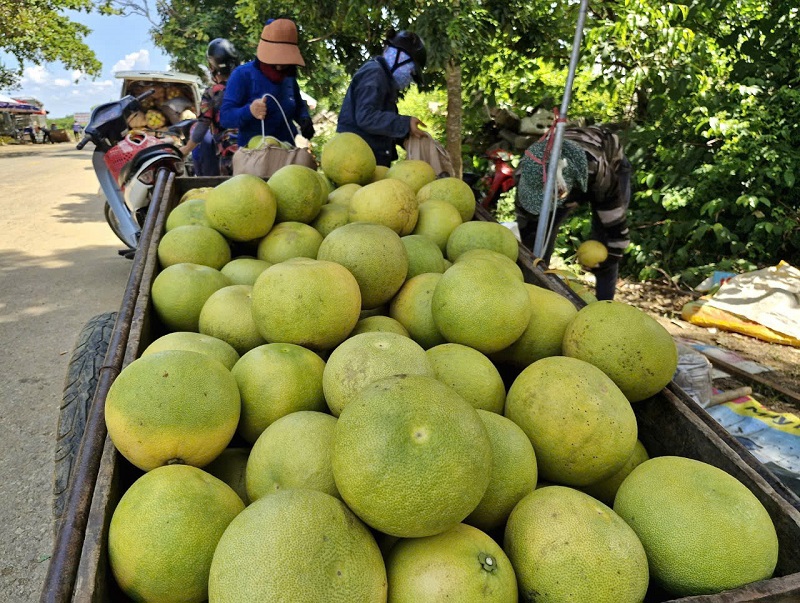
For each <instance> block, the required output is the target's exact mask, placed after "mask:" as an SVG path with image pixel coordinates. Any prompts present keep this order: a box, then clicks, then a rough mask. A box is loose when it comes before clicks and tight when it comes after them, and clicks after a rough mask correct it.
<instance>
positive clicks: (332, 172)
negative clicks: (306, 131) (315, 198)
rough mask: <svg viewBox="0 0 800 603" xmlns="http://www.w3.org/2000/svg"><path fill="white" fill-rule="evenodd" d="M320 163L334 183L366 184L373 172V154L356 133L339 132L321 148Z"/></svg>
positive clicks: (338, 184) (337, 184) (340, 184)
mask: <svg viewBox="0 0 800 603" xmlns="http://www.w3.org/2000/svg"><path fill="white" fill-rule="evenodd" d="M320 165H321V167H322V171H323V172H324V173H325V175H326V176H327V177H328V178H330V180H331V181H332V182H333V183H334V184H336V186H342V185H343V184H350V183H355V184H367V183H368V182H369V181H370V180H371V179H372V174H373V173H374V172H375V165H376V162H375V154H374V153H373V152H372V149H371V148H370V146H369V145H368V144H367V143H366V141H365V140H364V139H363V138H361V137H360V136H359V135H358V134H354V133H353V132H339V133H338V134H336V135H334V136H333V138H331V139H330V140H328V142H326V143H325V146H324V147H323V148H322V157H321V159H320Z"/></svg>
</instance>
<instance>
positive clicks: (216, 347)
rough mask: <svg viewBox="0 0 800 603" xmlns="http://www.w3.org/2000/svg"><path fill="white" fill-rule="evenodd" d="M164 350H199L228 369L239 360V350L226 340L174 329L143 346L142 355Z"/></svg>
mask: <svg viewBox="0 0 800 603" xmlns="http://www.w3.org/2000/svg"><path fill="white" fill-rule="evenodd" d="M164 350H186V351H188V352H199V353H200V354H205V355H206V356H208V357H209V358H214V359H215V360H219V361H220V362H221V363H222V364H224V365H225V368H226V369H228V370H231V369H232V368H233V365H234V364H236V362H237V361H238V360H239V352H237V351H236V350H235V349H234V347H233V346H232V345H231V344H229V343H228V342H227V341H223V340H222V339H217V338H216V337H211V336H210V335H203V334H202V333H193V332H191V331H176V332H174V333H167V334H166V335H162V336H161V337H159V338H158V339H156V340H155V341H154V342H153V343H151V344H150V345H149V346H147V347H146V348H145V350H144V352H142V356H147V355H148V354H155V353H156V352H163V351H164Z"/></svg>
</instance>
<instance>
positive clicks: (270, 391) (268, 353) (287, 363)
mask: <svg viewBox="0 0 800 603" xmlns="http://www.w3.org/2000/svg"><path fill="white" fill-rule="evenodd" d="M324 370H325V361H324V360H322V358H320V357H319V356H317V355H316V354H315V353H314V352H312V351H311V350H308V349H306V348H304V347H301V346H299V345H294V344H290V343H270V344H267V345H262V346H259V347H257V348H253V349H252V350H250V351H249V352H247V353H246V354H245V355H243V356H242V357H241V358H240V359H239V362H237V363H236V365H235V366H234V367H233V370H232V371H231V373H232V374H233V376H234V378H235V379H236V383H237V384H238V385H239V391H240V392H241V396H242V416H241V419H240V421H239V434H240V435H241V436H242V438H244V439H245V440H246V441H247V442H249V443H251V444H252V443H254V442H255V441H256V440H257V439H258V436H260V435H261V433H262V432H263V431H264V430H265V429H266V428H267V427H269V426H270V425H271V424H272V423H274V422H275V421H277V420H278V419H280V418H281V417H283V416H285V415H288V414H290V413H293V412H297V411H299V410H316V411H325V410H327V406H326V405H325V397H324V394H323V391H322V372H323V371H324Z"/></svg>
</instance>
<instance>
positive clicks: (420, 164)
mask: <svg viewBox="0 0 800 603" xmlns="http://www.w3.org/2000/svg"><path fill="white" fill-rule="evenodd" d="M385 178H396V179H397V180H402V181H403V182H405V183H406V184H407V185H408V186H410V187H411V188H412V190H413V191H414V194H415V195H416V194H417V191H419V189H421V188H422V187H423V186H425V185H426V184H429V183H431V182H433V181H434V180H436V172H434V171H433V167H432V166H431V164H430V163H428V162H427V161H422V160H421V159H398V160H397V161H395V162H394V163H392V165H391V166H389V169H388V170H387V171H386V175H385Z"/></svg>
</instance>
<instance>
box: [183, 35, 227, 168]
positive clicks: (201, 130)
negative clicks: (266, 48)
mask: <svg viewBox="0 0 800 603" xmlns="http://www.w3.org/2000/svg"><path fill="white" fill-rule="evenodd" d="M206 60H207V61H208V68H209V71H210V72H211V80H212V82H213V84H212V85H211V86H209V87H208V88H206V89H205V90H204V91H203V96H202V98H201V100H200V114H199V115H198V118H197V123H196V124H195V125H194V126H193V127H192V131H191V134H190V137H189V141H188V142H187V143H186V145H185V146H184V147H182V148H181V152H182V153H183V155H184V156H186V155H188V154H189V153H190V152H191V153H192V157H193V158H194V165H195V174H196V175H198V176H230V175H231V174H232V173H233V171H232V167H231V166H232V162H233V153H234V152H235V151H236V149H237V148H238V146H237V140H236V130H234V129H230V128H223V127H222V125H221V124H220V107H221V106H222V97H223V94H224V92H225V85H226V83H227V81H228V78H229V77H230V75H231V72H232V71H233V70H234V68H235V67H236V66H237V65H238V64H239V55H238V54H237V52H236V48H234V46H233V44H231V42H230V41H229V40H226V39H225V38H216V39H214V40H211V42H210V43H209V44H208V48H207V49H206Z"/></svg>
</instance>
